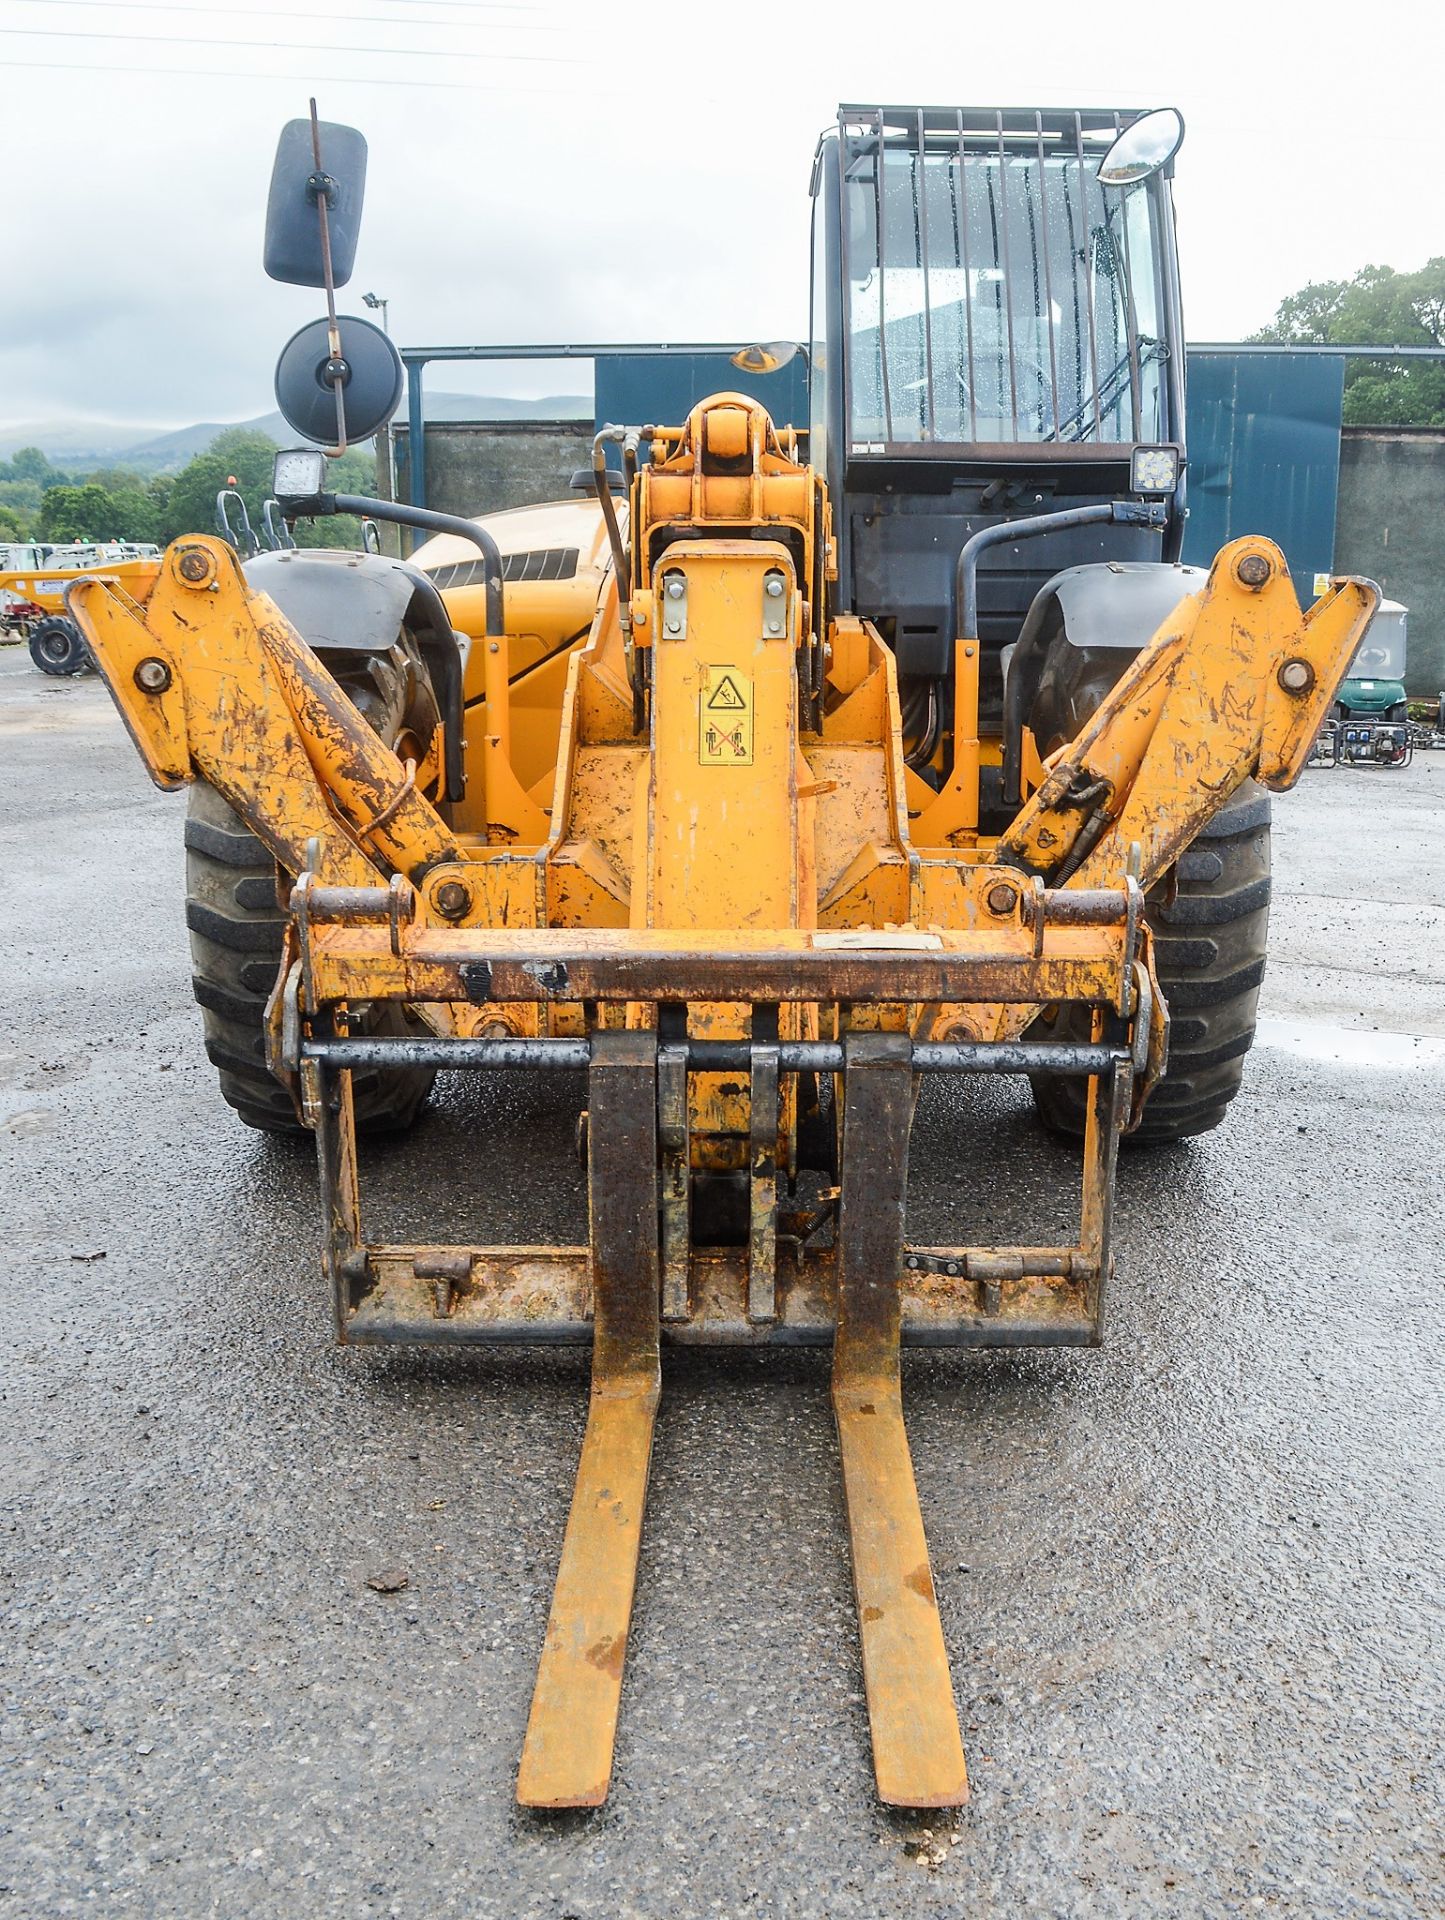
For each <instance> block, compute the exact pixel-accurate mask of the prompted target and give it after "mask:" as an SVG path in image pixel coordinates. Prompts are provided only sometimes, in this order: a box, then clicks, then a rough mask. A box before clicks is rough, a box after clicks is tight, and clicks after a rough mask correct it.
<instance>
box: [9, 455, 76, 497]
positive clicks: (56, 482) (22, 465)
mask: <svg viewBox="0 0 1445 1920" xmlns="http://www.w3.org/2000/svg"><path fill="white" fill-rule="evenodd" d="M4 477H5V478H6V479H8V480H34V481H35V482H37V483H38V485H39V486H40V487H41V488H42V490H43V489H44V488H46V487H56V486H60V485H62V484H63V483H64V482H66V481H68V480H69V479H70V475H69V474H68V473H62V472H61V471H60V469H59V467H53V466H52V465H51V464H50V460H49V458H48V457H47V456H46V455H45V454H43V453H42V452H41V451H40V449H39V447H21V448H20V450H19V451H18V452H17V453H14V454H12V455H11V456H10V466H9V471H8V472H7V473H6V474H5V476H4Z"/></svg>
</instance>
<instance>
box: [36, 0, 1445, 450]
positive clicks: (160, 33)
mask: <svg viewBox="0 0 1445 1920" xmlns="http://www.w3.org/2000/svg"><path fill="white" fill-rule="evenodd" d="M1432 17H1433V18H1436V20H1437V25H1436V26H1435V27H1433V28H1432V27H1430V26H1429V25H1428V22H1429V20H1430V19H1431V18H1432ZM1442 51H1445V33H1442V31H1441V28H1440V26H1439V24H1438V16H1436V15H1435V14H1434V10H1433V8H1432V7H1429V6H1410V7H1406V6H1404V5H1399V4H1395V0H1376V4H1374V5H1373V6H1371V7H1369V8H1366V9H1362V8H1360V7H1359V6H1357V5H1356V6H1353V7H1351V8H1350V10H1349V12H1348V13H1346V10H1345V9H1344V7H1342V6H1338V5H1332V4H1330V0H1312V3H1311V4H1308V5H1303V4H1294V3H1291V4H1277V3H1275V0H1254V3H1253V4H1235V3H1234V0H1222V3H1220V4H1215V5H1214V6H1212V7H1206V6H1202V5H1195V6H1183V5H1171V6H1161V5H1159V4H1149V5H1145V4H1139V5H1137V6H1133V7H1131V6H1130V5H1128V4H1127V0H1122V3H1121V0H1111V3H1110V4H1102V3H1101V0H1076V4H1069V5H1062V4H1056V0H1030V3H1029V4H1027V5H1012V6H1004V7H999V8H991V9H985V8H983V7H980V6H977V5H972V6H970V5H963V4H958V0H953V3H952V4H946V5H940V4H935V3H934V0H887V3H886V4H880V3H879V0H871V4H867V5H860V4H854V0H817V3H816V4H812V5H795V4H791V3H790V0H771V3H768V0H764V3H763V4H753V5H736V4H734V5H709V6H706V7H703V6H697V5H685V4H679V3H677V0H674V4H672V5H667V4H663V3H662V0H611V3H610V4H592V5H577V4H574V0H521V3H519V4H511V5H500V4H495V5H494V4H483V3H482V0H352V5H351V6H350V7H349V8H347V7H342V8H332V7H330V6H328V4H327V0H295V4H291V5H287V4H285V0H273V4H272V5H271V6H269V7H263V6H259V5H249V4H240V5H226V6H213V5H203V4H200V0H169V4H167V5H165V6H141V5H131V4H122V0H0V59H3V63H4V64H3V70H4V72H5V76H6V84H5V91H4V100H3V106H0V157H3V164H0V180H3V182H4V188H3V208H4V213H3V233H4V248H3V259H4V265H5V273H4V281H3V287H0V312H3V321H0V422H22V421H25V422H30V421H49V420H57V419H63V418H67V417H73V416H101V417H104V418H107V419H115V420H128V421H135V422H138V423H144V424H146V425H149V424H151V423H154V424H156V425H161V426H169V425H182V424H186V423H189V422H191V421H194V420H198V419H209V420H226V419H236V418H243V417H246V416H248V415H254V414H256V413H259V412H262V411H265V410H266V409H267V408H269V407H270V406H271V405H272V393H271V375H272V368H273V366H274V363H275V358H276V354H277V351H278V349H279V348H280V346H281V344H282V343H283V342H284V340H285V339H286V338H287V336H288V335H289V334H290V333H291V332H293V331H294V330H295V328H296V327H298V326H300V325H301V324H302V323H303V322H304V321H307V320H309V319H311V318H312V317H313V316H314V315H315V314H316V313H317V312H318V311H319V310H320V300H319V296H317V295H316V294H314V293H311V292H308V291H306V290H305V289H301V288H288V287H280V286H276V285H274V284H272V283H271V282H270V281H268V280H266V279H265V277H264V276H263V274H262V272H261V228H262V218H263V213H264V207H265V199H266V189H267V183H268V180H269V175H270V168H271V161H272V156H273V153H274V148H275V141H276V135H277V132H278V130H279V127H280V125H281V123H282V122H283V121H284V120H286V119H288V118H291V117H293V116H295V115H299V114H303V113H304V112H305V110H306V97H307V94H308V92H309V91H311V90H313V89H314V90H315V91H316V92H317V94H318V96H319V100H320V107H321V112H322V115H323V117H324V118H327V119H332V120H342V121H349V122H351V123H352V124H354V125H356V126H359V127H361V128H362V129H363V130H364V132H365V133H366V136H367V139H368V141H369V143H370V148H371V158H370V174H369V181H368V202H367V211H366V218H365V222H364V224H363V230H362V237H361V249H360V253H359V256H358V262H357V269H356V276H355V278H354V279H353V281H352V284H351V286H350V287H349V288H348V289H346V290H345V292H344V293H343V294H342V296H341V306H342V309H343V311H345V310H355V311H358V312H359V311H362V308H361V305H360V295H361V293H362V292H363V291H366V290H373V291H376V292H378V293H381V294H384V295H386V296H387V297H388V299H389V300H390V302H391V310H390V319H391V330H392V332H393V334H394V335H395V336H396V337H397V339H398V340H399V341H400V342H401V343H402V344H403V345H408V346H413V345H437V344H442V343H454V342H500V341H538V340H547V341H553V340H582V339H590V340H638V339H659V340H663V339H667V340H676V341H687V340H714V341H718V340H731V339H737V340H740V341H741V340H749V339H772V338H779V337H789V338H791V337H797V336H799V335H801V334H802V333H803V332H804V330H805V328H806V304H807V235H808V209H809V202H808V195H807V186H808V170H809V162H810V159H811V155H812V151H813V146H814V142H815V139H816V136H817V134H818V132H819V130H820V129H821V128H822V127H823V126H824V125H826V124H827V123H828V122H829V121H830V120H831V119H832V117H833V113H834V109H835V107H836V105H837V103H838V101H840V100H848V101H870V102H871V101H877V102H881V103H886V104H901V103H908V104H913V103H922V104H928V105H949V106H953V105H968V106H993V105H1003V106H1025V105H1048V106H1074V105H1079V106H1155V105H1164V104H1169V105H1174V106H1178V107H1179V108H1180V109H1181V110H1182V111H1183V114H1184V117H1185V120H1186V122H1187V125H1188V129H1189V131H1188V137H1187V139H1186V141H1185V145H1184V149H1183V152H1182V154H1181V155H1180V159H1179V166H1178V176H1177V180H1176V188H1175V191H1176V200H1177V204H1178V208H1179V223H1180V233H1181V249H1182V254H1183V272H1184V296H1185V313H1186V319H1187V324H1188V332H1189V336H1190V338H1191V339H1194V340H1209V339H1213V340H1221V339H1237V338H1239V337H1241V336H1243V335H1244V334H1246V333H1248V332H1250V331H1252V330H1253V329H1254V328H1256V327H1258V326H1260V325H1261V324H1263V322H1265V321H1266V320H1267V319H1269V317H1270V316H1271V314H1272V313H1273V311H1274V308H1275V306H1276V304H1277V303H1278V301H1279V299H1280V298H1281V296H1282V295H1284V294H1286V293H1288V292H1290V291H1292V290H1293V289H1294V288H1296V287H1297V286H1299V285H1301V284H1303V283H1304V282H1305V281H1307V280H1310V279H1319V278H1328V277H1335V276H1340V275H1344V274H1348V273H1351V272H1353V271H1354V270H1355V269H1356V268H1357V267H1359V266H1361V265H1363V264H1365V263H1366V262H1369V261H1379V262H1385V263H1387V264H1389V265H1392V266H1396V267H1400V268H1409V267H1414V266H1418V265H1420V264H1422V263H1423V262H1424V261H1425V260H1426V259H1427V258H1428V257H1430V256H1431V255H1433V254H1441V253H1445V187H1442V182H1441V171H1440V166H1439V161H1438V147H1439V126H1440V82H1441V61H1440V55H1441V53H1442ZM27 69H28V70H27ZM433 379H434V380H438V381H440V382H441V383H442V384H445V385H446V386H448V387H451V388H461V389H463V390H466V388H467V387H468V385H469V384H470V385H472V386H473V387H475V388H477V389H479V390H490V391H493V392H512V393H518V394H528V393H533V394H537V393H544V392H568V391H576V390H578V388H579V386H580V387H582V388H583V389H584V390H585V386H586V381H585V379H584V380H581V381H579V379H578V378H577V370H576V369H575V368H574V369H568V368H567V367H565V366H564V367H554V366H547V367H539V368H528V367H522V368H518V369H514V370H512V371H511V372H508V371H505V370H503V369H499V368H488V369H486V371H485V373H484V375H483V376H482V378H481V380H480V381H477V382H472V383H469V382H468V381H467V380H466V379H465V378H454V377H453V375H452V372H451V370H447V371H446V373H445V374H443V372H442V370H441V369H438V370H437V372H436V374H434V375H433Z"/></svg>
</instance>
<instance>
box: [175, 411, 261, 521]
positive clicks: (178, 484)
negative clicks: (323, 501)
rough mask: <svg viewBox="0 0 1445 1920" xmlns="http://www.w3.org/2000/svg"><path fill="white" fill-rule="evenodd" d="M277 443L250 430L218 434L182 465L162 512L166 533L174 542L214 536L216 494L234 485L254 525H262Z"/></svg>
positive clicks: (228, 430)
mask: <svg viewBox="0 0 1445 1920" xmlns="http://www.w3.org/2000/svg"><path fill="white" fill-rule="evenodd" d="M275 457H276V443H275V441H274V440H272V439H270V438H269V437H268V436H267V435H266V434H264V433H257V432H255V431H254V430H253V429H250V428H246V427H228V428H227V429H226V431H225V432H224V433H218V434H217V435H216V437H215V439H214V440H213V441H212V442H211V444H210V446H209V447H207V449H206V451H205V452H204V453H198V454H197V455H196V457H195V459H194V460H192V461H191V462H190V464H189V465H188V466H185V467H182V469H181V471H180V472H179V473H178V474H176V475H175V477H174V478H173V479H172V481H171V483H170V488H169V491H168V493H167V495H166V499H165V502H164V504H163V506H161V508H160V510H159V516H158V517H159V522H160V529H161V535H162V537H163V538H164V539H166V540H175V539H177V538H178V537H179V536H180V535H181V534H183V533H214V532H215V530H216V495H217V494H218V493H220V492H222V491H223V489H225V488H226V487H228V486H229V485H230V483H231V481H232V480H234V481H235V483H236V487H235V490H236V492H238V493H239V494H240V496H241V498H242V499H243V500H244V501H245V503H246V511H247V513H248V514H249V515H250V517H251V524H252V526H253V527H259V526H260V524H261V504H262V502H263V501H264V500H265V498H266V496H267V494H269V493H270V491H271V466H272V462H273V461H274V459H275Z"/></svg>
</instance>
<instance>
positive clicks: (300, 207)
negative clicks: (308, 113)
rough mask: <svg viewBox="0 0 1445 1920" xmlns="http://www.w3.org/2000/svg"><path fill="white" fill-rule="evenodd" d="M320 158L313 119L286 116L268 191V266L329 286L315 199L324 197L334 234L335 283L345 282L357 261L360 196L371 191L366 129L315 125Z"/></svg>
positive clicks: (279, 276)
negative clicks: (368, 187) (368, 188)
mask: <svg viewBox="0 0 1445 1920" xmlns="http://www.w3.org/2000/svg"><path fill="white" fill-rule="evenodd" d="M316 131H317V134H318V135H319V138H320V146H321V165H320V168H319V169H318V167H317V165H316V156H315V149H314V148H313V145H312V140H311V122H310V121H309V120H288V121H287V122H286V124H285V126H284V127H283V128H282V129H281V138H280V140H279V141H278V142H277V143H276V164H275V166H274V167H273V168H272V169H271V193H270V197H269V199H268V200H267V202H266V254H265V266H266V272H267V273H268V274H269V275H270V277H271V278H272V279H273V280H284V281H285V282H286V284H287V285H288V286H292V287H324V286H325V285H326V267H325V262H324V260H323V258H322V252H321V222H320V220H319V219H318V218H317V213H316V203H317V200H318V199H319V198H320V197H321V196H322V195H323V194H324V195H325V198H326V216H327V226H328V229H329V231H330V238H331V278H332V284H333V285H334V286H338V287H344V286H345V285H346V283H347V281H348V280H349V279H350V278H351V271H352V268H353V267H354V266H355V264H356V243H357V240H358V239H359V238H360V235H361V203H362V200H363V199H364V197H365V194H366V137H365V135H364V134H361V133H359V132H358V131H357V129H356V128H355V127H343V126H338V125H337V123H336V122H335V121H333V120H322V121H320V122H319V123H318V125H317V129H316Z"/></svg>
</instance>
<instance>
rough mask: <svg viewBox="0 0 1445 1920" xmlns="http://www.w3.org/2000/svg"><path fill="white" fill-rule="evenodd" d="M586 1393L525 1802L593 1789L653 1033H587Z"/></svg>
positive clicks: (618, 1613) (631, 1367)
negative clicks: (589, 1328)
mask: <svg viewBox="0 0 1445 1920" xmlns="http://www.w3.org/2000/svg"><path fill="white" fill-rule="evenodd" d="M592 1046H593V1053H592V1067H591V1071H590V1074H589V1092H588V1104H589V1112H590V1114H591V1126H590V1129H589V1146H588V1206H589V1211H590V1213H591V1225H592V1252H591V1264H592V1290H593V1350H592V1392H591V1398H590V1401H589V1404H588V1412H587V1430H586V1433H585V1434H584V1436H583V1440H582V1457H581V1461H580V1463H579V1465H578V1468H577V1484H576V1489H575V1491H574V1493H573V1496H572V1509H571V1513H570V1514H569V1516H568V1520H567V1532H566V1536H565V1538H564V1540H563V1544H562V1559H561V1563H560V1565H559V1566H558V1569H557V1584H556V1588H555V1591H554V1593H553V1596H552V1610H551V1614H550V1616H549V1618H548V1621H547V1637H546V1641H545V1643H544V1645H543V1649H542V1658H541V1661H540V1663H539V1665H538V1668H537V1684H536V1689H535V1691H534V1693H533V1695H532V1711H531V1715H530V1717H529V1719H528V1722H527V1735H526V1740H525V1742H524V1744H523V1748H522V1762H521V1767H520V1769H519V1771H518V1775H517V1799H518V1801H519V1802H520V1803H521V1805H523V1806H525V1807H596V1806H600V1805H601V1804H602V1802H603V1801H604V1800H605V1799H606V1797H607V1788H608V1785H609V1783H610V1781H611V1778H612V1750H613V1743H614V1740H615V1738H616V1733H617V1711H618V1705H619V1702H620V1700H621V1696H622V1670H623V1663H624V1660H625V1658H626V1653H627V1636H628V1631H629V1627H630V1624H631V1619H632V1597H633V1592H634V1589H635V1586H636V1582H637V1559H638V1553H639V1550H640V1548H641V1544H642V1517H643V1509H644V1506H645V1504H646V1499H647V1475H648V1467H649V1464H650V1462H651V1457H652V1432H653V1424H654V1422H655V1419H656V1416H657V1405H658V1399H659V1397H660V1393H661V1384H662V1377H661V1370H660V1362H659V1350H658V1335H659V1328H658V1287H659V1268H658V1251H657V1200H658V1195H657V1170H656V1169H657V1036H656V1035H655V1034H654V1033H649V1032H625V1031H610V1032H608V1031H603V1032H600V1033H598V1034H596V1035H595V1036H594V1038H593V1042H592Z"/></svg>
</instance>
